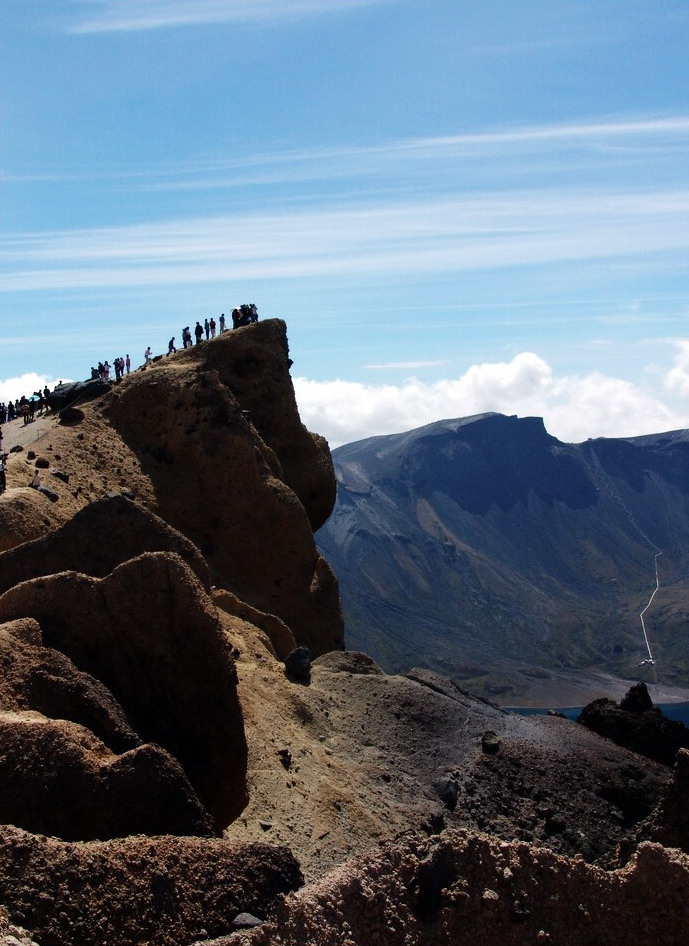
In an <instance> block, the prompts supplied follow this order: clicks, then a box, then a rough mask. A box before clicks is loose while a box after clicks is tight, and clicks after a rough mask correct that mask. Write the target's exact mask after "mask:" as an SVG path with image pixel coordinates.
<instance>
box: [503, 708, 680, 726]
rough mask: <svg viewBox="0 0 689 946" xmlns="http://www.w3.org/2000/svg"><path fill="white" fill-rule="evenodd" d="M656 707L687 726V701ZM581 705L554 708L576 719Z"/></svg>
mask: <svg viewBox="0 0 689 946" xmlns="http://www.w3.org/2000/svg"><path fill="white" fill-rule="evenodd" d="M655 705H656V706H657V707H658V709H659V710H660V711H661V712H662V713H663V714H664V715H665V716H667V718H668V719H676V720H678V721H679V722H680V723H684V725H685V726H689V703H656V704H655ZM581 710H582V707H581V706H565V707H560V708H559V709H556V710H555V711H556V712H557V713H562V715H563V716H566V717H567V719H573V720H576V719H577V718H578V716H579V713H581ZM510 712H511V713H519V714H520V715H521V716H545V715H546V714H547V713H548V712H549V711H548V710H547V709H533V707H526V706H525V707H515V706H511V707H510Z"/></svg>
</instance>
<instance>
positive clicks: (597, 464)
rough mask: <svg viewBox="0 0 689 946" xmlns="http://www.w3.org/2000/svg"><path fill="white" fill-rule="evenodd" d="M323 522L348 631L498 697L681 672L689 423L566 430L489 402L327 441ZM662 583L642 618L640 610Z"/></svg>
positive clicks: (581, 691)
mask: <svg viewBox="0 0 689 946" xmlns="http://www.w3.org/2000/svg"><path fill="white" fill-rule="evenodd" d="M333 457H334V461H335V468H336V472H337V478H338V500H337V505H336V508H335V512H334V513H333V515H332V517H331V519H330V520H329V522H328V523H327V524H326V525H325V526H324V527H323V529H321V531H320V532H319V533H318V542H319V546H320V548H321V549H322V551H323V554H324V555H325V556H326V557H327V559H328V560H329V561H330V562H331V563H332V565H333V567H334V569H335V571H336V573H337V574H338V576H339V579H340V588H341V594H342V599H343V604H344V607H345V613H346V618H347V639H348V644H349V646H351V647H356V648H360V649H362V650H365V651H367V652H368V653H371V654H372V655H373V656H374V657H375V658H376V659H378V660H379V661H380V662H381V663H382V664H383V665H384V666H385V667H386V668H389V669H392V670H403V669H408V668H409V666H412V665H419V664H421V665H424V666H426V667H429V668H431V669H434V670H439V671H441V672H443V673H446V674H449V675H450V676H452V677H453V678H455V679H458V680H461V681H463V684H464V685H469V686H470V687H471V688H474V689H477V690H478V691H480V692H483V693H484V694H485V695H488V696H492V697H493V698H495V697H498V698H500V699H501V700H504V701H505V702H520V701H522V700H523V701H525V702H528V701H530V700H532V699H533V700H534V701H535V702H539V701H543V702H546V703H551V704H552V703H555V702H559V703H560V704H561V705H565V704H567V703H570V704H576V703H578V702H580V701H582V702H585V701H586V700H587V699H588V698H590V695H591V693H592V691H593V690H595V689H596V683H595V675H596V674H601V673H603V674H611V675H613V676H618V677H625V678H628V677H630V676H632V677H634V676H638V674H639V673H640V672H642V673H646V675H647V676H649V675H650V676H649V682H662V683H664V684H674V685H679V686H686V685H687V684H688V683H689V657H688V655H687V653H686V647H685V646H684V645H683V637H684V631H685V629H686V617H687V610H688V609H687V606H686V601H687V598H688V592H689V582H688V581H687V578H686V576H687V572H688V568H687V565H688V564H689V515H688V512H689V435H688V434H687V432H686V431H678V432H673V433H667V434H658V435H652V436H646V437H636V438H625V439H616V440H611V439H598V440H589V441H587V442H586V443H584V444H579V445H574V444H564V443H560V442H559V441H558V440H557V439H556V438H555V437H552V436H550V435H549V434H548V433H547V431H546V430H545V428H544V426H543V422H542V420H541V419H540V418H533V417H531V418H523V419H519V418H517V417H505V416H503V415H500V414H483V415H479V416H476V417H470V418H465V419H462V420H448V421H440V422H438V423H435V424H430V425H428V426H426V427H422V428H420V429H418V430H414V431H410V432H408V433H405V434H399V435H392V436H387V437H374V438H370V439H368V440H363V441H360V442H358V443H353V444H348V445H346V446H344V447H340V448H339V449H337V450H335V451H334V453H333ZM657 552H662V553H663V554H662V555H661V556H660V557H659V558H658V569H659V581H660V589H659V591H658V593H657V594H656V596H655V599H654V602H653V605H652V608H651V609H650V610H649V612H648V613H647V615H646V618H645V622H646V628H647V631H648V636H649V642H650V644H651V648H652V651H653V657H654V658H655V659H656V664H655V665H654V666H653V667H652V668H650V667H649V668H645V669H644V670H640V669H638V668H637V665H638V664H639V662H640V661H641V660H642V659H644V658H646V657H647V656H648V652H647V650H646V647H645V642H644V638H643V629H642V626H641V621H640V619H639V612H640V611H641V610H642V609H643V608H644V607H645V605H646V604H647V602H648V600H649V598H650V596H651V593H652V591H653V589H654V588H655V584H656V577H655V558H654V557H655V555H656V553H657Z"/></svg>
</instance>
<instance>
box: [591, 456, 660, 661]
mask: <svg viewBox="0 0 689 946" xmlns="http://www.w3.org/2000/svg"><path fill="white" fill-rule="evenodd" d="M594 456H595V454H594ZM596 460H598V463H599V464H600V460H599V459H598V457H596ZM589 467H590V469H591V472H592V473H594V475H596V476H597V477H598V479H599V480H600V482H601V483H602V484H603V486H604V487H605V488H606V489H607V491H608V493H609V494H610V495H611V496H612V498H613V499H615V500H616V501H617V502H618V503H619V505H620V506H621V507H622V509H623V510H624V512H625V513H626V514H627V517H628V519H629V521H630V522H631V524H632V525H633V526H634V528H635V529H636V531H637V532H638V533H639V535H640V536H641V537H642V538H643V539H644V541H646V542H648V544H649V545H650V546H651V548H652V549H655V554H654V556H653V564H654V566H655V576H656V585H655V588H654V589H653V594H652V595H651V597H650V598H649V599H648V603H647V605H646V607H645V608H644V609H643V611H641V612H640V613H639V620H640V621H641V631H642V633H643V635H644V643H645V645H646V650H647V651H648V658H647V660H642V661H641V663H642V664H645V663H647V662H648V663H649V664H651V665H654V664H655V658H654V657H653V653H652V652H651V645H650V644H649V642H648V634H647V633H646V622H645V621H644V615H645V614H646V612H647V611H648V609H649V608H650V607H651V604H652V603H653V599H654V598H655V596H656V594H657V593H658V590H659V589H660V578H659V575H658V559H659V558H660V556H661V555H662V554H663V553H662V551H661V550H660V549H659V548H658V546H657V545H656V544H655V542H652V541H651V540H650V539H649V537H648V536H647V535H646V533H645V532H644V531H643V529H642V528H641V526H640V525H639V523H638V522H637V521H636V519H635V518H634V516H633V515H632V513H631V511H630V510H629V508H628V507H627V505H626V503H625V501H624V500H623V499H622V497H621V496H620V494H619V493H618V492H617V490H616V489H615V488H614V486H613V485H612V483H611V482H610V480H609V479H608V477H607V476H606V475H605V474H604V473H603V470H602V469H600V468H599V469H595V468H594V466H593V465H592V464H591V463H589Z"/></svg>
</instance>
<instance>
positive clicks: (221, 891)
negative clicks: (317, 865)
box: [0, 827, 302, 946]
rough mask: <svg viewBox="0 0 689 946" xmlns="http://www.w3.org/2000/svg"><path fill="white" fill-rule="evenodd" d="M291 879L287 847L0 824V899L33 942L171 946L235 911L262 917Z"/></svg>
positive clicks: (214, 929) (224, 925)
mask: <svg viewBox="0 0 689 946" xmlns="http://www.w3.org/2000/svg"><path fill="white" fill-rule="evenodd" d="M301 880H302V878H301V873H300V871H299V865H298V864H297V862H296V860H295V858H294V857H293V856H292V854H290V852H289V851H287V850H286V849H285V848H278V847H272V846H270V845H268V844H251V845H241V846H240V845H236V844H231V843H229V842H227V841H220V840H203V839H193V838H176V837H159V838H146V837H136V838H135V837H131V838H124V839H122V840H117V841H107V842H103V843H97V842H94V843H90V844H65V843H64V842H61V841H57V840H55V839H52V838H43V837H36V836H35V835H32V834H28V833H26V832H24V831H20V830H18V829H16V828H13V827H0V901H2V902H4V903H7V904H12V919H13V921H14V922H15V923H17V924H19V925H20V926H23V927H25V928H27V929H29V930H31V931H32V934H33V935H34V936H35V937H36V939H37V940H38V942H40V943H41V946H132V944H134V943H146V944H147V946H180V944H182V943H191V942H193V941H194V940H196V939H201V938H205V937H207V936H220V935H221V934H223V933H229V932H230V931H231V930H232V920H233V919H234V917H235V916H236V915H237V914H238V913H240V912H242V911H248V912H250V913H253V914H254V915H258V916H259V917H261V918H264V917H265V916H266V913H267V911H268V908H269V905H270V904H271V902H272V901H273V900H274V899H275V897H276V896H277V895H278V894H280V893H287V892H289V891H290V890H294V889H295V888H296V887H298V886H299V885H300V883H301ZM67 892H69V893H67ZM1 930H2V927H1V926H0V931H1Z"/></svg>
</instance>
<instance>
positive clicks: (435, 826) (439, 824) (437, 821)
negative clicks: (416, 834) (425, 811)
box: [421, 811, 445, 835]
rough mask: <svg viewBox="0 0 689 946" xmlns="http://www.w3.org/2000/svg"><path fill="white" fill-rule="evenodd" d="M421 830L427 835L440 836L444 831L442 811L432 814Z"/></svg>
mask: <svg viewBox="0 0 689 946" xmlns="http://www.w3.org/2000/svg"><path fill="white" fill-rule="evenodd" d="M421 828H422V830H423V831H425V832H426V834H428V835H431V834H440V832H441V831H444V830H445V815H444V814H443V813H442V811H436V812H434V813H433V814H432V815H431V816H430V818H427V819H426V821H424V822H423V824H422V825H421Z"/></svg>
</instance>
